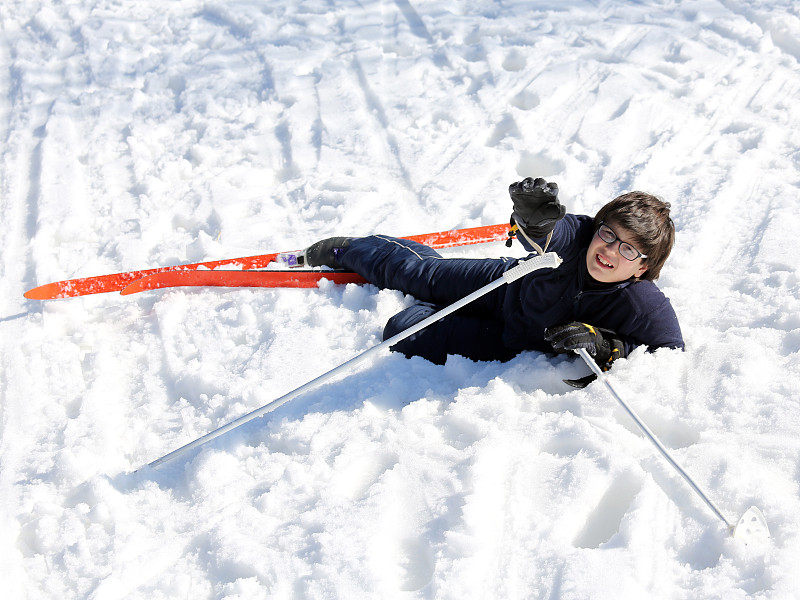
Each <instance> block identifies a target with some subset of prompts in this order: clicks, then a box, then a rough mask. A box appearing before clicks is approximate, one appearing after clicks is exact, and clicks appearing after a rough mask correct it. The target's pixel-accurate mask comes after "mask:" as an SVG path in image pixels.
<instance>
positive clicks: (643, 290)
mask: <svg viewBox="0 0 800 600" xmlns="http://www.w3.org/2000/svg"><path fill="white" fill-rule="evenodd" d="M630 289H631V291H632V292H638V293H633V294H631V295H630V299H631V305H632V310H631V314H630V317H631V318H630V320H629V321H628V323H626V324H625V326H624V331H622V330H621V331H618V333H619V334H620V336H621V337H622V340H623V342H624V343H625V350H626V351H627V353H630V352H631V351H632V350H633V349H634V348H636V347H637V346H642V345H644V346H647V349H648V350H649V351H651V352H652V351H653V350H656V349H658V348H677V349H681V350H683V349H684V347H685V345H684V341H683V335H682V334H681V328H680V325H679V323H678V316H677V315H676V314H675V310H674V309H673V308H672V304H671V303H670V301H669V298H667V297H666V296H665V295H664V294H663V293H662V292H661V290H659V289H658V288H657V287H656V286H655V284H653V283H652V282H649V281H648V282H638V283H636V284H634V285H632V286H630ZM621 329H622V328H621Z"/></svg>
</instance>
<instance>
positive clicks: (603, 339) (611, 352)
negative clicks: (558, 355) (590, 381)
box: [544, 321, 627, 371]
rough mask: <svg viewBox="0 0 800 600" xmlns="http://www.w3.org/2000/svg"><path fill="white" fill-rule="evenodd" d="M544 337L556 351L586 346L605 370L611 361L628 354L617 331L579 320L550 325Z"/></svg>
mask: <svg viewBox="0 0 800 600" xmlns="http://www.w3.org/2000/svg"><path fill="white" fill-rule="evenodd" d="M544 339H546V340H547V341H548V342H550V343H551V344H552V346H553V350H555V351H556V352H570V351H572V350H577V349H578V348H585V349H586V351H587V352H588V353H589V354H591V355H592V358H594V361H595V362H596V363H597V364H598V365H600V368H601V369H603V371H608V370H609V369H610V368H611V363H613V362H614V361H615V360H617V359H618V358H625V356H626V355H627V353H626V352H625V344H623V343H622V340H620V339H619V337H618V336H617V334H616V333H614V332H613V331H611V330H610V329H600V328H599V327H592V326H591V325H587V324H586V323H579V322H577V321H573V322H572V323H567V324H566V325H556V326H555V327H548V328H547V329H545V330H544Z"/></svg>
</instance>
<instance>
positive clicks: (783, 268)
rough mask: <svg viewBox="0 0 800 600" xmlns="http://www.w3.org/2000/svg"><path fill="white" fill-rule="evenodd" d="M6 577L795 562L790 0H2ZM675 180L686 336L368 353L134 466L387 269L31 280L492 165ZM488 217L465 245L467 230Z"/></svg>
mask: <svg viewBox="0 0 800 600" xmlns="http://www.w3.org/2000/svg"><path fill="white" fill-rule="evenodd" d="M0 25H1V26H2V31H1V33H0V64H1V65H2V70H0V136H1V137H0V157H1V161H2V162H0V185H1V186H2V187H1V189H0V203H1V204H0V206H1V207H2V213H1V214H2V218H0V240H2V241H1V244H2V245H1V246H0V248H2V250H1V252H2V254H1V255H0V274H1V275H0V337H1V338H2V339H1V341H0V343H2V371H1V372H0V381H1V386H2V387H1V388H0V389H1V390H2V392H1V393H2V396H1V397H0V416H1V417H2V419H1V421H2V425H0V427H1V429H0V436H2V441H1V442H0V519H1V522H0V582H1V583H0V595H2V596H3V597H4V598H31V599H33V598H37V599H38V598H59V599H62V598H96V599H108V598H146V599H148V600H150V599H153V598H247V599H250V598H348V599H350V598H459V599H460V598H541V599H545V598H547V599H555V598H563V599H567V598H569V599H585V598H614V599H619V598H637V599H638V598H670V599H673V598H675V599H699V598H720V599H725V600H730V599H736V598H744V597H748V596H752V597H755V598H779V599H783V598H796V597H798V596H800V592H799V591H798V589H799V588H798V583H797V579H796V576H797V565H798V564H799V563H800V528H799V527H798V515H800V501H799V500H798V481H800V438H798V431H800V410H798V399H799V398H800V393H799V392H798V391H797V390H798V385H797V382H798V380H800V353H799V352H798V349H800V301H799V300H798V296H800V278H799V274H800V273H799V271H798V267H797V260H796V254H797V253H796V251H795V248H796V245H797V241H796V240H797V233H798V231H799V230H800V217H799V216H798V209H799V208H800V206H799V205H798V193H799V192H800V190H798V188H799V187H800V153H799V152H798V148H800V106H798V98H800V67H799V66H798V61H800V42H799V41H798V40H799V39H800V5H798V3H797V2H796V1H790V0H765V1H762V2H758V1H754V2H745V1H742V0H697V1H686V2H680V1H677V0H662V1H653V2H623V1H616V0H607V1H602V0H601V1H599V2H598V1H581V0H549V1H521V0H519V1H518V0H502V1H498V2H490V1H487V0H470V1H469V2H453V1H452V0H394V1H389V0H336V1H334V0H289V1H287V0H238V1H231V2H227V1H222V0H173V1H169V2H164V1H163V0H70V1H68V0H4V1H3V3H2V5H0ZM528 175H533V176H536V175H542V176H546V177H548V178H549V179H551V180H555V181H557V182H559V184H560V186H561V189H562V199H563V201H564V202H565V203H566V204H567V205H568V208H569V209H570V210H571V211H572V212H584V213H590V214H593V213H594V212H595V211H596V210H597V209H598V208H599V207H600V206H602V204H604V203H605V202H606V201H608V200H610V199H611V198H613V197H614V196H616V195H617V194H619V193H621V192H624V191H627V190H631V189H644V190H648V191H651V192H654V193H658V194H660V195H662V196H663V197H665V198H666V199H667V200H669V201H671V202H672V203H673V208H674V213H673V216H674V219H675V222H676V224H677V228H678V242H677V247H676V248H675V251H674V254H673V258H671V260H670V262H669V263H668V264H667V268H666V269H665V271H664V273H663V276H662V279H661V282H660V285H661V287H662V289H664V290H665V292H666V293H667V295H668V296H669V297H670V298H671V299H672V302H673V304H674V306H675V308H676V310H677V312H678V315H679V317H680V320H681V324H682V327H683V332H684V335H685V338H686V340H687V350H686V352H685V353H679V352H672V351H662V352H658V353H656V354H654V355H648V354H645V353H643V352H637V353H635V354H634V355H633V356H632V357H631V358H630V359H629V360H627V361H624V362H623V363H620V364H619V365H618V366H617V367H615V369H614V370H613V381H614V382H615V383H616V385H617V387H618V388H619V389H620V391H621V392H622V393H623V394H624V396H625V397H626V399H627V400H628V401H629V402H630V403H631V404H632V405H633V406H634V408H635V409H636V410H637V411H639V412H640V414H641V416H642V417H643V418H644V420H645V421H646V422H647V423H648V424H649V425H650V426H651V428H652V429H653V430H654V431H655V433H656V434H657V435H658V436H659V437H660V438H661V439H662V441H663V442H664V443H665V445H666V446H667V447H668V448H669V449H670V450H671V451H672V452H673V453H674V455H675V456H676V458H677V459H678V461H679V462H680V463H681V464H683V465H684V466H685V467H686V468H687V470H688V471H689V472H690V473H691V474H692V475H693V476H694V478H695V479H696V480H697V482H698V483H699V484H700V485H701V487H703V489H704V490H705V491H706V492H707V493H708V495H709V496H710V497H711V499H712V500H713V501H714V502H715V503H716V504H717V505H718V506H719V507H720V508H721V510H722V511H723V512H724V513H725V514H726V515H727V518H729V519H730V520H736V519H737V518H738V516H739V515H741V514H742V513H743V512H744V510H746V509H747V508H748V507H749V506H751V505H757V506H758V507H760V508H761V509H762V511H763V512H764V515H765V516H766V518H767V521H768V523H769V526H770V528H771V530H772V538H771V540H770V541H769V542H768V543H767V544H765V545H757V544H756V545H751V546H744V545H743V544H741V543H740V542H739V541H738V540H734V539H732V538H731V537H729V536H728V535H727V532H726V531H725V530H724V526H723V524H722V522H721V520H720V519H718V518H717V517H716V516H715V515H714V514H713V513H712V512H711V511H710V510H709V509H708V508H707V507H706V506H705V505H704V504H703V503H702V502H701V501H700V500H699V498H698V497H697V496H696V495H695V494H694V493H693V492H692V491H691V490H689V488H688V487H687V486H686V484H685V483H684V482H683V480H681V479H680V478H679V477H678V476H677V475H676V473H675V472H674V471H673V470H672V469H671V468H670V467H669V466H668V465H667V464H666V463H665V462H664V461H662V460H661V459H660V458H659V457H658V456H657V455H656V454H655V452H654V451H653V449H652V447H651V446H650V445H649V444H648V443H647V441H646V440H645V439H644V438H643V437H642V435H641V434H639V433H638V432H637V430H636V428H635V426H634V424H633V422H632V421H631V420H630V419H629V418H628V417H627V416H625V415H624V414H623V412H622V411H621V409H619V408H617V407H616V405H615V403H614V401H613V400H612V399H611V398H609V396H608V395H607V393H606V391H605V390H604V388H603V387H602V386H601V385H599V384H595V385H592V386H590V387H589V388H587V389H585V390H582V391H577V390H570V389H569V388H567V387H566V386H565V385H564V384H563V383H562V381H561V380H562V378H564V377H574V376H578V375H583V374H585V373H586V372H587V369H586V367H585V366H583V365H581V364H580V363H579V362H577V361H576V359H572V358H553V357H547V356H543V355H538V354H535V353H529V354H525V355H522V356H519V357H518V358H517V359H515V360H513V361H511V362H509V363H507V364H499V363H484V364H476V363H473V362H470V361H468V360H465V359H462V358H457V357H456V358H452V359H451V360H450V361H449V362H448V363H447V365H445V366H444V367H438V366H434V365H431V364H429V363H427V362H425V361H422V360H419V359H414V360H406V359H404V358H402V357H399V356H387V357H384V358H382V359H379V360H375V361H374V362H373V363H372V364H370V365H368V366H367V367H365V368H363V369H361V370H360V371H358V372H357V373H354V374H353V375H351V376H350V377H347V378H345V379H342V380H339V381H337V382H335V383H332V384H330V385H328V386H326V387H323V388H321V389H319V390H318V391H315V392H313V393H310V394H308V395H307V396H305V397H303V398H301V399H298V400H295V401H294V402H292V403H290V404H288V405H286V406H284V407H283V408H281V409H280V410H278V411H277V412H275V413H273V414H271V415H269V416H267V417H264V418H261V419H258V420H256V421H253V422H251V423H250V424H248V425H247V426H245V427H243V428H241V429H239V430H236V431H235V432H233V433H230V434H229V435H227V436H225V437H223V438H220V439H219V440H217V441H216V442H215V443H213V444H211V445H210V446H209V447H207V448H205V449H203V450H202V451H200V452H197V453H195V454H192V455H190V456H188V457H186V458H185V459H184V458H182V459H180V460H178V461H176V462H175V463H171V464H169V465H167V466H165V467H164V468H162V469H161V470H159V471H154V470H153V469H148V468H146V469H144V470H141V471H139V472H137V473H134V470H135V469H136V468H138V467H139V466H141V465H143V464H144V463H147V462H149V461H152V460H153V459H155V458H157V457H159V456H161V455H162V454H165V453H167V452H169V451H171V450H173V449H175V448H177V447H178V446H180V445H183V444H184V443H186V442H188V441H190V440H192V439H194V438H195V437H198V436H200V435H202V434H204V433H206V432H207V431H210V430H212V429H214V428H216V427H218V426H220V425H222V424H224V423H227V422H228V421H230V420H232V419H234V418H236V417H238V416H239V415H242V414H244V413H246V412H248V411H250V410H253V409H255V408H258V407H259V406H261V405H263V404H266V403H267V402H269V401H270V400H272V399H273V398H276V397H278V396H280V395H281V394H283V393H285V392H287V391H289V390H291V389H293V388H295V387H297V386H299V385H300V384H302V383H304V382H305V381H307V380H309V379H311V378H313V377H315V376H316V375H318V374H320V373H322V372H324V371H326V370H328V369H329V368H332V367H334V366H335V365H338V364H339V363H341V362H343V361H345V360H346V359H348V358H350V357H351V356H353V355H355V354H356V353H359V352H361V351H363V350H365V349H367V348H369V347H371V346H373V345H374V344H376V343H377V342H378V341H379V339H380V333H381V330H382V327H383V325H384V323H385V322H386V320H387V319H388V318H389V317H390V316H391V315H392V314H394V313H395V312H396V311H398V310H399V309H401V308H402V307H404V306H407V305H409V304H410V303H411V302H413V299H411V298H407V297H404V296H403V295H402V294H400V293H398V292H392V291H378V290H377V289H376V288H374V287H370V286H366V287H355V286H347V287H336V286H323V287H322V289H318V290H310V291H301V290H278V291H269V290H235V289H234V290H228V289H185V290H181V289H175V290H169V291H162V292H149V293H145V294H142V295H140V296H133V297H121V296H119V295H116V294H109V295H105V296H94V297H87V298H81V299H72V300H60V301H52V302H38V301H27V300H25V299H24V298H23V296H22V294H23V292H24V291H25V290H27V289H29V288H31V287H34V286H36V285H39V284H42V283H46V282H49V281H54V280H59V279H65V278H69V277H78V276H85V275H95V274H102V273H109V272H116V271H122V270H129V269H134V268H142V267H148V266H156V265H163V264H178V263H182V262H193V261H198V260H202V259H214V258H221V257H235V256H244V255H251V254H257V253H261V252H267V251H274V250H286V249H293V248H297V247H302V246H304V245H306V244H308V243H310V242H313V241H315V240H317V239H319V238H321V237H324V236H328V235H331V234H340V235H341V234H350V235H358V234H368V233H371V232H383V233H390V234H398V235H402V234H410V233H420V232H424V231H436V230H440V229H447V228H451V227H465V226H474V225H480V224H489V223H497V222H502V221H504V220H505V219H507V217H508V214H509V208H510V206H509V200H508V198H507V194H506V191H505V190H506V186H507V185H508V184H509V183H510V182H512V181H514V180H517V179H519V178H521V177H523V176H528ZM508 252H509V251H508V250H507V249H506V248H505V247H504V246H503V245H502V244H497V245H494V246H492V247H482V248H480V249H475V250H473V251H471V254H472V255H479V253H482V254H483V255H488V256H497V255H504V254H506V253H508Z"/></svg>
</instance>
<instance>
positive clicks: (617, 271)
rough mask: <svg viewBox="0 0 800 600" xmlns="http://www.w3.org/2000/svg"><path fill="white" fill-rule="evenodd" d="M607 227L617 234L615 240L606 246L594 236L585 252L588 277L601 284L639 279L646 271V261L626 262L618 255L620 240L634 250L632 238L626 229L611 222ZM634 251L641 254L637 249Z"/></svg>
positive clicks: (634, 245) (625, 259) (626, 260)
mask: <svg viewBox="0 0 800 600" xmlns="http://www.w3.org/2000/svg"><path fill="white" fill-rule="evenodd" d="M607 225H608V226H609V227H610V228H611V229H613V230H614V233H615V234H617V239H616V240H614V241H613V242H611V243H610V244H607V243H605V242H604V241H603V240H601V239H600V236H598V235H597V233H595V234H594V237H593V238H592V241H591V242H590V243H589V250H588V251H587V252H586V268H587V269H588V270H589V275H591V277H592V278H593V279H595V280H596V281H599V282H601V283H618V282H621V281H625V280H626V279H630V278H631V277H641V276H642V274H643V273H644V272H645V271H647V262H646V260H645V259H643V258H637V259H636V260H628V259H627V258H624V257H623V256H620V253H619V244H620V240H622V241H623V242H628V243H629V244H630V245H631V246H633V247H634V248H636V243H635V240H634V238H633V236H632V235H631V233H630V232H629V231H628V230H627V229H625V228H624V227H620V226H618V225H617V224H616V223H614V222H613V221H610V222H608V223H607ZM636 249H637V250H639V251H640V252H641V250H640V249H639V248H636Z"/></svg>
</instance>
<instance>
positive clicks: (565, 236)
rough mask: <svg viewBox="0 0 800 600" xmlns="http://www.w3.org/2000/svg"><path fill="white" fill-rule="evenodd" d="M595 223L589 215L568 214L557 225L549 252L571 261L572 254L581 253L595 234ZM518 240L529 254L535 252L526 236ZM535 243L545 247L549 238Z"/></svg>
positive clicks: (519, 237) (535, 240) (518, 236)
mask: <svg viewBox="0 0 800 600" xmlns="http://www.w3.org/2000/svg"><path fill="white" fill-rule="evenodd" d="M593 223H594V219H593V218H592V217H590V216H588V215H573V214H571V213H567V215H566V216H565V217H564V218H563V219H561V220H560V221H558V222H557V223H556V226H555V229H553V236H552V238H551V239H550V245H549V246H548V247H547V251H548V252H555V253H556V254H558V255H559V256H560V257H561V258H562V259H564V260H569V259H570V258H571V256H572V254H574V253H575V252H579V251H580V249H581V248H582V247H583V245H584V244H585V243H587V242H588V240H589V239H591V236H592V235H593V234H594V225H593ZM517 240H519V242H520V243H521V244H522V247H523V248H525V250H527V251H528V252H533V251H534V248H533V246H531V245H530V244H529V243H528V241H527V240H526V239H525V237H524V236H522V235H517ZM533 241H534V242H536V243H537V244H539V245H540V246H542V247H544V244H545V242H546V241H547V238H546V237H543V238H537V239H534V240H533Z"/></svg>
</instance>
